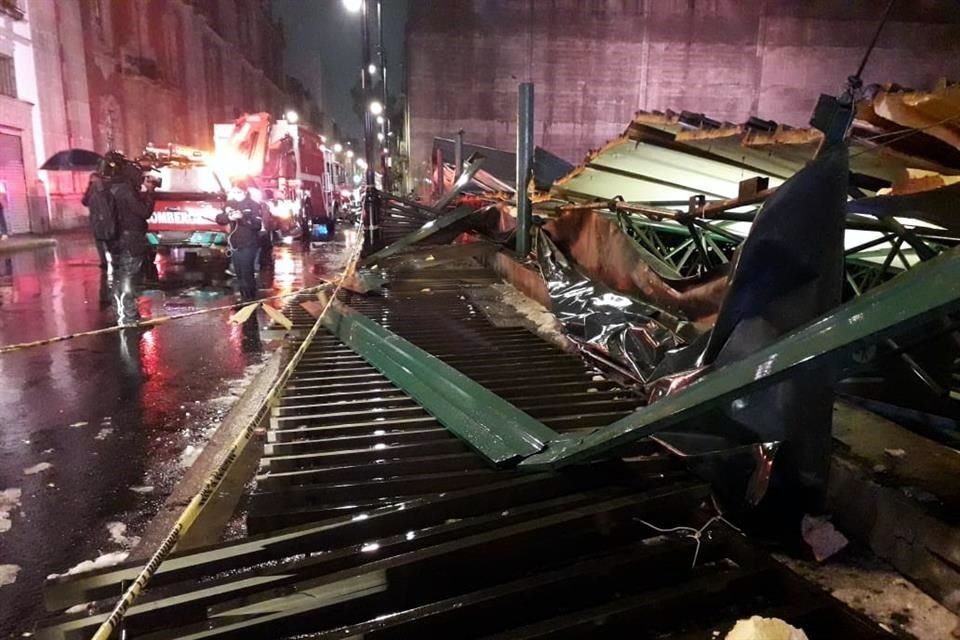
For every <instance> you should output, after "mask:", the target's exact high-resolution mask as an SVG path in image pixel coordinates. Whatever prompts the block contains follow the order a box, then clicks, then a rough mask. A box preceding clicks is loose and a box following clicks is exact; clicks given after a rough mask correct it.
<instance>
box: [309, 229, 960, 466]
mask: <svg viewBox="0 0 960 640" xmlns="http://www.w3.org/2000/svg"><path fill="white" fill-rule="evenodd" d="M958 282H960V248H955V249H952V250H950V251H948V252H945V253H944V254H943V255H941V256H938V257H937V258H934V259H932V260H929V261H927V262H924V263H922V264H920V265H918V266H916V267H914V268H913V269H911V270H910V271H909V272H906V273H904V274H902V275H900V276H898V277H896V278H894V279H893V280H890V281H889V282H886V283H884V284H882V285H880V286H878V287H876V288H874V289H871V290H870V291H868V292H866V293H864V294H863V295H861V296H859V297H857V298H854V299H853V300H851V301H850V302H848V303H847V304H845V305H843V306H841V307H839V308H838V309H837V310H836V311H835V312H834V313H832V314H830V315H827V316H824V317H823V318H820V319H819V320H817V321H816V322H814V323H811V324H809V325H807V326H805V327H803V328H801V329H798V330H797V331H795V332H793V333H792V334H790V335H788V336H786V337H784V338H782V339H781V340H779V341H777V342H776V343H774V344H772V345H770V346H769V347H767V348H765V349H762V350H760V351H758V352H756V353H754V354H751V355H749V356H747V357H746V358H743V359H742V360H739V361H737V362H734V363H731V364H729V365H727V366H725V367H723V368H721V369H718V370H714V371H711V372H708V373H706V374H705V375H704V376H703V377H702V378H700V379H699V380H698V381H696V382H695V383H693V384H691V385H690V386H689V387H687V388H686V389H683V390H682V391H679V392H678V393H676V394H673V395H670V396H668V397H666V398H664V399H662V400H660V401H658V402H655V403H654V404H651V405H648V406H646V407H644V408H642V409H640V410H638V411H635V412H634V413H632V414H630V415H629V416H626V417H625V418H622V419H620V420H618V421H616V422H614V423H612V424H610V425H608V426H606V427H602V428H599V429H596V430H594V431H592V432H590V433H588V434H586V435H584V436H582V437H571V436H562V435H561V434H558V433H557V432H555V431H553V430H552V429H550V428H549V427H547V426H546V425H544V424H542V423H541V422H539V421H537V420H536V419H534V418H532V417H531V416H529V415H528V414H526V413H524V412H523V411H521V410H520V409H518V408H517V407H515V406H513V405H512V404H510V403H509V402H507V401H506V400H503V399H502V398H500V397H499V396H497V395H496V394H494V393H493V392H492V391H490V390H489V389H486V388H485V387H483V386H481V385H480V384H478V383H477V382H475V381H473V380H471V379H470V378H469V377H467V376H465V375H463V374H462V373H460V372H459V371H457V370H456V369H454V368H453V367H451V366H449V365H447V364H446V363H444V362H442V361H441V360H439V359H438V358H436V357H434V356H432V355H431V354H429V353H428V352H426V351H424V350H423V349H420V348H419V347H416V346H415V345H413V344H411V343H410V342H408V341H406V340H404V339H403V338H401V337H399V336H397V335H396V334H394V333H392V332H391V331H389V330H387V329H385V328H383V327H382V326H380V325H379V324H377V323H376V322H374V321H373V320H370V319H369V318H367V317H366V316H364V315H362V314H360V313H358V312H356V311H354V310H352V309H350V308H349V307H347V306H346V305H342V304H339V303H337V304H336V305H335V306H334V307H332V308H331V310H330V312H329V313H328V314H327V316H326V317H325V319H324V324H325V326H326V327H327V328H328V329H329V330H330V331H332V332H333V333H334V334H336V335H337V337H339V338H340V339H341V340H342V341H343V342H344V343H346V344H347V346H349V347H350V348H351V349H353V350H354V351H356V352H357V353H358V354H360V355H361V356H362V357H363V358H364V359H366V360H367V361H368V362H369V363H370V364H371V365H373V366H374V367H376V368H377V369H378V370H380V371H381V372H382V373H383V374H384V375H385V376H387V378H389V379H390V380H391V381H392V382H393V383H394V384H396V385H397V386H399V387H400V388H401V389H403V390H404V391H405V392H406V393H408V394H410V396H411V397H413V398H414V399H415V400H417V402H419V403H420V405H421V406H422V407H423V408H424V409H425V410H426V411H427V412H429V413H430V414H431V415H433V416H434V417H435V418H436V419H437V420H438V421H439V422H440V423H441V424H443V425H444V427H446V428H447V429H449V430H450V431H452V432H453V433H454V434H456V435H457V436H459V437H460V438H461V439H463V440H465V441H466V442H467V443H468V444H469V445H470V446H472V447H473V448H474V449H476V450H477V451H479V452H480V453H481V454H483V455H484V456H486V457H487V459H488V460H490V461H491V462H493V463H494V464H496V465H507V464H513V463H518V464H519V467H520V468H521V469H531V470H537V469H542V468H554V467H560V466H565V465H568V464H573V463H576V462H582V461H585V460H588V459H592V458H595V457H598V456H602V455H605V454H607V453H609V452H610V451H611V450H612V449H614V448H616V447H619V446H621V445H623V444H627V443H629V442H633V441H635V440H639V439H642V438H645V437H647V436H650V435H652V434H654V433H656V432H658V431H663V430H664V429H668V428H670V427H672V426H675V425H677V424H678V423H680V422H684V421H687V420H690V419H692V418H696V417H697V416H699V415H702V414H703V413H705V412H706V411H709V410H710V409H712V408H715V407H718V406H722V405H724V404H725V403H727V402H731V401H733V400H735V399H736V398H739V397H743V396H745V395H747V394H749V393H752V392H754V391H757V390H760V389H762V388H765V387H768V386H770V385H773V384H775V383H777V382H779V381H781V380H783V379H785V378H786V377H788V376H789V375H791V374H793V373H796V372H800V371H805V370H809V369H812V368H815V367H821V368H823V369H824V370H825V372H826V371H829V372H830V374H831V375H834V376H836V377H840V376H843V375H846V374H848V373H850V372H852V371H853V370H855V369H857V368H858V367H859V366H860V365H861V363H862V358H859V357H858V356H859V355H862V354H863V353H865V349H867V348H868V347H871V346H872V345H875V344H877V343H879V342H881V341H884V340H889V339H893V338H896V337H898V336H901V335H902V334H904V333H906V332H907V331H909V330H911V329H913V328H915V327H916V326H917V325H920V324H922V323H924V322H926V321H928V320H929V319H931V318H932V317H935V316H938V315H941V314H945V313H951V312H953V311H956V310H958V309H960V287H958V286H957V283H958ZM825 375H827V374H826V373H825Z"/></svg>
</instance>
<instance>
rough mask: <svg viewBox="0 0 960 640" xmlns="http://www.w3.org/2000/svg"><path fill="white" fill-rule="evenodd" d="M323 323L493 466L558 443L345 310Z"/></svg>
mask: <svg viewBox="0 0 960 640" xmlns="http://www.w3.org/2000/svg"><path fill="white" fill-rule="evenodd" d="M323 322H324V326H326V328H327V329H329V330H330V331H332V332H333V333H334V334H336V336H337V337H338V338H340V340H342V341H343V342H344V343H346V344H347V346H349V347H350V348H351V349H353V350H354V351H356V352H357V353H358V354H360V355H361V356H362V357H363V358H364V359H365V360H367V362H369V363H370V364H372V365H373V366H374V367H376V368H377V369H378V370H379V371H380V372H382V373H383V374H384V375H385V376H386V377H387V378H389V379H390V381H391V382H393V383H394V384H396V385H397V386H398V387H400V388H401V389H403V390H404V391H405V392H406V393H407V394H409V395H410V396H411V397H413V398H414V399H415V400H416V401H417V402H418V403H420V405H421V406H422V407H423V408H424V409H425V410H426V411H427V412H428V413H430V414H431V415H432V416H434V417H435V418H436V419H437V420H439V421H440V423H441V424H443V426H444V427H446V428H447V429H449V430H450V431H452V432H453V433H455V434H456V435H457V436H458V437H460V438H461V439H463V440H465V441H466V442H467V443H468V444H469V445H470V446H471V447H473V448H474V449H476V450H477V451H479V452H480V453H481V454H483V455H484V456H486V457H487V458H488V459H489V460H490V461H491V462H493V463H494V464H497V465H502V464H507V463H511V462H517V461H519V460H520V459H522V458H525V457H527V456H530V455H533V454H535V453H537V452H539V451H541V450H543V449H544V447H545V446H546V443H547V442H549V441H550V440H554V439H556V438H558V437H559V436H558V434H557V433H556V432H555V431H553V430H552V429H550V428H549V427H547V426H545V425H543V424H542V423H540V422H538V421H537V420H535V419H534V418H532V417H530V416H529V415H528V414H526V413H524V412H523V411H520V410H519V409H517V408H516V407H515V406H513V405H512V404H510V403H509V402H507V401H506V400H504V399H502V398H501V397H500V396H498V395H496V394H495V393H493V392H492V391H490V390H489V389H487V388H485V387H483V386H481V385H479V384H477V383H476V382H474V381H473V380H471V379H470V378H468V377H467V376H465V375H463V374H462V373H460V372H459V371H457V370H456V369H454V368H453V367H451V366H450V365H448V364H446V363H444V362H443V361H441V360H439V359H438V358H436V357H434V356H432V355H430V354H429V353H427V352H426V351H424V350H423V349H420V348H419V347H416V346H414V345H413V344H411V343H410V342H408V341H406V340H404V339H403V338H401V337H400V336H398V335H396V334H394V333H393V332H391V331H389V330H387V329H385V328H383V327H382V326H380V325H379V324H377V323H376V322H374V321H373V320H370V319H369V318H367V317H366V316H364V315H362V314H360V313H357V312H356V311H354V310H353V309H350V308H349V307H347V306H346V305H342V304H339V303H337V304H335V305H333V306H331V308H330V310H329V311H328V312H327V315H326V316H325V317H324V321H323Z"/></svg>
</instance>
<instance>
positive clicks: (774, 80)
mask: <svg viewBox="0 0 960 640" xmlns="http://www.w3.org/2000/svg"><path fill="white" fill-rule="evenodd" d="M884 4H885V3H880V2H876V1H874V0H832V1H830V0H804V1H802V2H801V1H798V0H446V1H445V2H442V3H432V2H431V3H417V2H414V3H411V15H410V20H409V23H408V33H407V59H408V93H409V96H410V115H411V123H410V124H411V145H412V149H411V160H412V162H411V169H412V170H413V171H414V172H415V174H417V173H420V172H422V171H423V167H424V166H425V164H426V163H427V162H428V161H429V150H430V144H431V140H432V138H433V137H434V136H436V135H445V136H449V135H450V134H451V133H452V132H455V131H456V130H458V129H461V128H463V129H465V130H466V132H467V139H468V140H469V141H470V142H472V143H477V144H484V145H490V146H494V147H499V148H506V149H510V148H513V147H514V145H515V142H514V140H515V138H514V136H515V119H516V115H515V114H516V91H517V88H516V86H517V83H518V82H523V81H533V82H534V83H536V88H535V91H536V109H535V111H536V131H535V137H536V143H537V144H539V145H540V146H542V147H544V148H546V149H549V150H550V151H552V152H554V153H556V154H558V155H560V156H562V157H563V158H566V159H567V160H570V161H571V162H579V161H580V160H581V159H582V158H583V155H584V153H585V152H586V151H587V150H588V149H590V148H595V147H597V146H599V145H600V144H602V143H603V142H605V141H606V140H608V139H610V138H612V137H614V136H616V135H618V134H619V133H620V132H621V131H622V130H623V128H624V127H625V125H626V123H627V122H628V121H629V119H630V118H631V116H632V115H633V113H634V112H635V111H636V110H638V109H646V110H655V109H659V110H665V109H673V110H676V111H679V110H690V111H696V112H702V113H705V114H707V115H708V116H710V117H713V118H717V119H725V120H730V121H734V122H742V121H744V120H745V119H746V118H747V117H748V116H750V115H758V116H760V117H762V118H766V119H773V120H778V121H781V122H785V123H788V124H793V125H805V124H806V123H807V121H808V119H809V116H810V112H811V110H812V108H813V105H814V103H815V101H816V98H817V96H818V94H819V93H822V92H823V93H837V92H838V91H839V90H840V89H841V88H842V86H843V84H844V82H845V80H846V77H847V76H848V75H850V74H852V73H853V72H854V71H855V70H856V68H857V66H858V64H859V62H860V59H861V57H862V56H863V53H864V51H865V49H866V47H867V44H868V43H869V41H870V38H871V37H872V35H873V31H874V29H875V27H876V25H877V22H878V20H879V14H880V12H881V10H882V7H883V6H884ZM943 77H947V78H953V79H958V80H960V11H958V10H957V4H956V1H955V0H915V1H913V2H907V3H903V2H901V3H898V5H897V8H896V9H895V10H894V12H893V14H892V18H891V21H890V22H889V23H888V24H887V26H886V28H885V29H884V32H883V34H882V35H881V38H880V41H879V43H878V48H877V49H876V50H875V51H874V53H873V56H872V58H871V60H870V62H869V64H868V66H867V68H866V71H865V73H864V80H865V82H866V83H867V84H869V83H882V82H897V83H899V84H902V85H907V86H913V87H917V88H926V87H929V86H931V85H932V84H933V83H934V82H936V81H937V80H938V79H939V78H943ZM426 175H428V174H424V175H423V176H419V175H418V177H421V178H422V177H425V176H426Z"/></svg>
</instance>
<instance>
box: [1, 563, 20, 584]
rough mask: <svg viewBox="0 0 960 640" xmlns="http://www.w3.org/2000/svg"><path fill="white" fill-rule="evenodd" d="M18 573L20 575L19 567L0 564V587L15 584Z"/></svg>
mask: <svg viewBox="0 0 960 640" xmlns="http://www.w3.org/2000/svg"><path fill="white" fill-rule="evenodd" d="M18 573H20V565H17V564H0V587H2V586H4V585H8V584H13V583H14V582H16V581H17V574H18Z"/></svg>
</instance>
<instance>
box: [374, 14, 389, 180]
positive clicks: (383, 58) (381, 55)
mask: <svg viewBox="0 0 960 640" xmlns="http://www.w3.org/2000/svg"><path fill="white" fill-rule="evenodd" d="M377 66H378V68H379V69H380V100H381V102H383V126H382V127H380V131H382V132H383V148H384V149H389V148H390V137H389V136H388V135H387V134H388V133H389V132H390V114H389V113H388V112H387V53H386V50H385V48H384V46H383V0H377ZM380 173H381V175H382V176H383V190H384V191H386V192H389V191H390V184H391V182H390V167H389V166H387V156H386V154H384V153H382V152H381V154H380Z"/></svg>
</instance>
